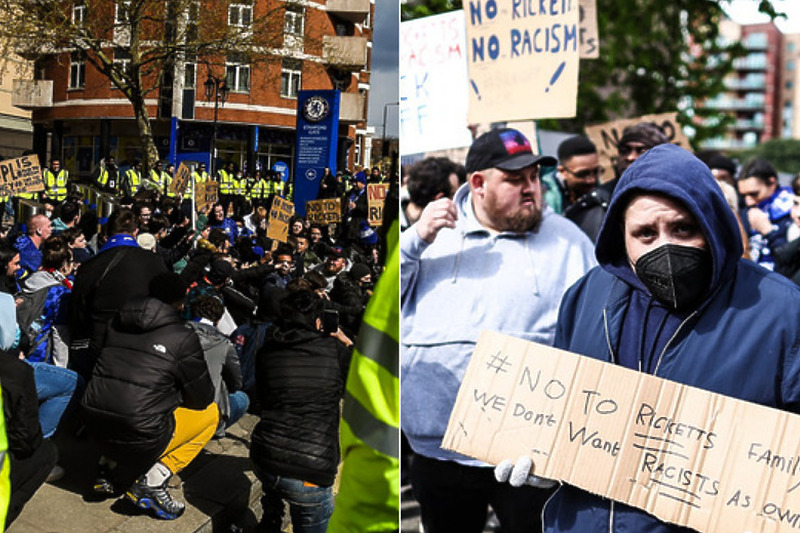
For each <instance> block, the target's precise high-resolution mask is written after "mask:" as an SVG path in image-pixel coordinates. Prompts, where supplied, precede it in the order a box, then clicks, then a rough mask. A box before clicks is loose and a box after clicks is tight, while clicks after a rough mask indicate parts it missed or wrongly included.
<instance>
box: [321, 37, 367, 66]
mask: <svg viewBox="0 0 800 533" xmlns="http://www.w3.org/2000/svg"><path fill="white" fill-rule="evenodd" d="M322 39H323V40H322V60H323V61H324V62H325V63H326V64H328V65H331V66H334V67H338V68H341V69H345V70H361V69H363V68H364V67H366V66H367V39H366V37H338V36H332V35H325V36H324V37H323V38H322Z"/></svg>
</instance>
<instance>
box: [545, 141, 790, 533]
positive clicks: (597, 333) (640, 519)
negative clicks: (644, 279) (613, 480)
mask: <svg viewBox="0 0 800 533" xmlns="http://www.w3.org/2000/svg"><path fill="white" fill-rule="evenodd" d="M637 193H659V194H662V195H667V196H670V197H672V198H674V199H677V200H679V201H681V202H682V203H683V205H684V206H686V207H687V208H688V209H689V211H691V213H692V214H693V215H694V216H695V218H696V219H697V221H698V223H699V224H700V226H701V228H702V231H703V234H704V235H705V238H706V241H707V243H708V246H709V251H710V252H711V257H712V261H713V275H712V280H711V285H710V288H709V290H708V292H707V294H706V296H705V299H704V300H703V301H702V303H700V304H699V306H698V308H697V309H695V310H692V311H690V312H688V313H680V314H678V313H672V312H670V311H669V310H667V309H665V308H664V307H663V306H660V305H659V304H658V303H657V302H656V301H655V300H654V299H653V298H652V297H651V296H650V294H649V293H648V292H647V290H646V289H645V287H644V286H643V285H642V283H641V282H640V281H639V279H638V278H637V277H636V275H635V274H634V272H633V270H632V269H631V267H630V266H629V264H628V260H627V254H626V251H625V244H624V238H623V232H622V226H621V222H622V220H623V215H624V210H625V207H626V206H627V205H628V203H629V201H630V199H631V198H632V197H633V196H634V195H636V194H637ZM741 254H742V243H741V237H740V233H739V229H738V226H737V222H736V219H735V217H734V215H733V212H732V211H731V210H730V208H729V207H728V205H727V203H726V202H725V198H724V197H723V195H722V192H721V190H720V188H719V186H718V185H717V184H716V183H715V182H714V178H713V177H712V175H711V173H710V171H709V170H708V168H707V167H706V166H705V165H704V164H703V163H702V162H700V161H699V160H698V159H697V158H695V157H694V156H693V155H691V154H690V153H689V152H687V151H685V150H683V149H681V148H678V147H676V146H674V145H670V144H665V145H661V146H657V147H655V148H653V149H651V150H650V151H648V152H647V153H645V154H644V155H643V156H642V157H640V158H639V159H637V160H636V162H635V163H634V164H632V165H631V166H630V167H629V168H628V169H627V170H626V171H625V173H624V174H623V175H622V178H621V179H620V182H619V184H618V185H617V187H616V189H615V191H614V196H613V197H612V199H611V203H610V205H609V210H608V214H607V217H606V220H605V222H604V224H603V227H602V228H601V230H600V234H599V236H598V241H597V249H596V256H597V260H598V262H599V263H600V266H599V267H597V268H595V269H593V270H592V271H590V272H589V273H588V274H587V275H586V276H585V277H584V278H582V279H581V280H580V281H578V283H576V284H575V285H574V286H572V287H571V288H570V289H569V291H567V294H566V295H565V296H564V300H563V301H562V304H561V309H560V311H559V318H558V326H557V330H556V340H555V346H556V347H558V348H563V349H566V350H570V351H572V352H575V353H578V354H582V355H586V356H589V357H594V358H596V359H600V360H604V361H608V362H611V363H616V364H625V366H629V367H631V366H633V367H635V365H636V363H638V360H641V359H640V358H644V361H643V364H642V368H643V371H646V372H649V373H652V374H655V375H658V376H659V377H662V378H666V379H670V380H672V381H677V382H679V383H685V384H687V385H691V386H694V387H699V388H701V389H705V390H708V391H712V392H716V393H719V394H725V395H727V396H731V397H734V398H740V399H742V400H746V401H749V402H753V403H758V404H761V405H766V406H769V407H776V408H781V409H787V410H791V411H793V412H797V411H798V410H799V408H800V355H799V354H798V349H799V348H800V321H798V320H797V317H798V316H800V290H799V289H798V288H797V287H796V286H795V285H794V284H793V283H792V282H791V281H789V280H788V279H785V278H783V277H782V276H779V275H777V274H774V273H771V272H769V271H768V270H766V269H764V268H762V267H760V266H758V265H756V264H755V263H753V262H752V261H750V260H745V259H741ZM648 313H649V314H650V316H649V315H648ZM652 315H655V317H656V319H654V317H653V316H652ZM655 322H657V323H658V325H659V326H661V329H659V330H658V331H653V328H654V323H655ZM544 515H545V530H546V531H548V532H553V531H617V532H623V531H625V532H634V531H637V532H638V531H647V532H649V533H650V532H667V531H684V529H682V528H678V527H677V526H672V525H668V524H665V523H663V522H661V521H659V520H658V519H656V518H654V517H652V516H651V515H648V514H647V513H645V512H644V511H640V510H638V509H634V508H631V507H628V506H625V505H622V504H619V503H614V502H611V501H610V500H606V499H603V498H600V497H598V496H594V495H592V494H589V493H588V492H585V491H582V490H580V489H577V488H575V487H571V486H568V485H564V486H562V487H561V488H560V489H559V491H558V492H557V493H556V494H555V495H554V496H553V498H552V499H551V501H550V502H548V504H547V506H546V508H545V513H544ZM609 524H611V527H609Z"/></svg>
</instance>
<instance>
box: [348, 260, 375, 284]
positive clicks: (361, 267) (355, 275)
mask: <svg viewBox="0 0 800 533" xmlns="http://www.w3.org/2000/svg"><path fill="white" fill-rule="evenodd" d="M369 274H372V269H370V268H369V266H368V265H367V264H365V263H356V264H355V265H353V266H352V267H351V268H350V278H351V279H352V280H353V281H358V280H360V279H361V278H363V277H364V276H367V275H369Z"/></svg>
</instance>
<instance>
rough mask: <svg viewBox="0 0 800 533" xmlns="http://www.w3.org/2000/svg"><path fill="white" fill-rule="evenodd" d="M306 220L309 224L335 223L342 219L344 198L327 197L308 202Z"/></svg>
mask: <svg viewBox="0 0 800 533" xmlns="http://www.w3.org/2000/svg"><path fill="white" fill-rule="evenodd" d="M306 220H307V221H308V223H309V224H333V223H338V222H341V221H342V199H341V198H325V199H324V200H310V201H308V202H306Z"/></svg>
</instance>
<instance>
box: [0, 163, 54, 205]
mask: <svg viewBox="0 0 800 533" xmlns="http://www.w3.org/2000/svg"><path fill="white" fill-rule="evenodd" d="M43 190H44V180H43V179H42V167H40V166H39V156H37V155H36V154H31V155H24V156H22V157H17V158H16V159H6V160H5V161H0V195H2V196H12V195H15V194H19V193H21V192H38V191H43Z"/></svg>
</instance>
